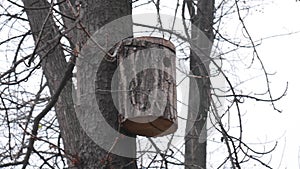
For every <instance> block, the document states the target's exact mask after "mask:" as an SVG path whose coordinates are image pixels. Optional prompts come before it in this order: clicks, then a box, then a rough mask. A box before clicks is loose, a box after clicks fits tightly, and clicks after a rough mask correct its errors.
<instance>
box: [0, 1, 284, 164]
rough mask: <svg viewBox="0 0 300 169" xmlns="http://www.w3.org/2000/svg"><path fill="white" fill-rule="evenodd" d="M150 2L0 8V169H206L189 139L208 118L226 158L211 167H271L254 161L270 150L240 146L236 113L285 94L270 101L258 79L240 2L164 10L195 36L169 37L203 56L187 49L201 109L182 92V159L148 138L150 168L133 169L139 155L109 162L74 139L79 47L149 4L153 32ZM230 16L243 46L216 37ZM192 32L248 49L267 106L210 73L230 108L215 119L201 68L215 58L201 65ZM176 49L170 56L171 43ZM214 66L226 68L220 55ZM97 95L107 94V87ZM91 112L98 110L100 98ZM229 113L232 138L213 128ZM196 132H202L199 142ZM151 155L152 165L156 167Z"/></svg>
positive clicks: (201, 144) (86, 141) (108, 111)
mask: <svg viewBox="0 0 300 169" xmlns="http://www.w3.org/2000/svg"><path fill="white" fill-rule="evenodd" d="M160 4H161V2H160V0H157V1H154V0H153V1H143V0H135V1H133V2H132V1H130V0H118V1H110V0H81V1H75V0H57V1H54V0H52V1H47V0H22V1H15V0H8V1H7V2H5V3H4V2H3V3H2V4H1V13H0V16H1V20H0V21H1V27H0V30H5V31H6V32H8V35H7V36H6V35H1V36H2V37H1V40H0V45H1V46H2V47H3V48H6V50H5V51H1V54H2V56H1V57H0V59H1V60H0V61H3V62H5V63H7V65H9V66H4V67H3V68H2V67H1V69H0V72H1V73H0V85H1V87H0V88H1V90H0V98H1V104H0V111H1V114H0V115H1V118H0V119H1V134H0V137H1V139H2V138H4V140H3V141H1V145H0V167H1V168H2V167H3V168H4V167H7V168H12V167H20V168H24V169H25V168H62V167H65V168H78V169H80V168H152V167H153V168H155V167H156V168H168V166H169V168H172V166H173V167H174V166H184V167H185V168H206V166H207V163H208V162H207V159H206V154H207V150H206V147H207V142H206V141H199V137H200V135H199V134H200V133H201V131H202V129H203V128H204V129H205V131H206V120H207V119H209V116H215V118H216V119H217V122H216V123H214V128H215V129H216V130H217V131H218V132H219V133H221V135H222V137H221V139H220V141H219V143H220V144H221V145H224V146H225V148H226V150H227V152H228V153H227V155H224V159H225V160H224V161H223V162H222V163H220V164H219V168H221V167H223V166H225V165H228V164H229V165H230V166H231V167H232V168H242V167H241V166H242V165H243V164H244V163H246V162H247V161H251V160H252V161H254V162H255V163H259V164H260V165H262V166H264V167H267V168H271V167H270V166H269V165H268V164H267V163H265V162H263V161H262V160H261V158H260V157H261V155H265V154H268V153H271V152H272V151H273V150H274V148H275V147H276V145H275V146H274V147H273V148H271V149H270V150H265V151H263V152H258V151H255V150H254V149H253V148H251V147H250V146H249V145H247V144H246V143H245V142H244V141H243V137H242V133H243V130H242V120H241V111H240V105H241V104H242V103H243V101H242V100H244V99H251V100H256V101H262V102H270V103H272V106H273V108H274V110H278V109H277V108H276V107H275V105H274V102H275V101H277V100H279V99H280V98H282V97H283V96H284V95H285V91H284V93H283V95H282V96H280V97H278V98H273V96H272V94H271V89H270V87H269V78H268V73H267V71H266V69H265V67H264V65H263V63H262V62H261V60H260V58H259V55H258V53H257V51H256V48H255V47H256V43H255V42H254V40H253V39H252V38H251V36H250V34H249V32H248V30H247V27H246V25H245V24H244V22H243V15H242V12H243V11H244V10H249V7H248V6H246V5H245V6H242V7H241V6H240V2H239V1H235V0H233V1H220V2H215V1H211V0H201V1H200V0H199V1H192V0H183V1H179V0H178V1H177V4H176V7H175V9H174V17H176V16H177V17H178V15H177V13H180V12H179V11H180V10H179V9H180V8H179V7H182V8H181V9H182V10H181V13H182V16H181V17H182V20H184V21H187V22H188V23H192V24H193V25H195V28H193V27H189V26H188V24H187V25H185V26H187V31H186V36H183V37H182V36H180V35H178V37H177V38H179V39H180V38H181V39H182V40H183V41H186V42H188V43H190V44H193V45H195V46H196V47H197V48H200V49H202V50H203V49H205V51H204V54H203V56H196V55H197V54H196V53H195V52H194V51H192V50H191V52H190V54H189V55H188V56H186V59H189V61H190V69H191V73H192V75H194V76H196V77H198V78H197V85H198V86H197V88H198V90H199V92H200V96H201V101H200V103H194V102H193V97H192V93H193V91H190V103H189V115H188V119H196V120H195V123H189V121H188V122H187V123H188V124H187V125H191V127H192V129H191V130H190V131H188V133H187V135H186V137H185V145H184V146H185V152H184V151H183V150H182V149H176V146H174V147H172V146H169V148H168V149H167V150H165V151H162V150H160V149H159V148H158V147H157V146H156V144H155V142H154V141H152V139H149V140H150V142H151V144H152V147H154V150H155V151H154V153H153V151H152V149H151V151H152V152H151V151H150V150H145V151H148V152H147V153H149V154H154V155H148V156H147V154H146V153H144V152H143V153H142V155H141V156H147V157H148V161H150V162H147V164H143V161H141V160H140V159H142V158H141V156H137V158H128V157H121V156H117V155H114V154H111V153H110V152H108V151H106V150H104V149H102V148H101V147H99V146H98V145H97V144H96V143H94V142H93V141H92V140H91V139H90V138H89V137H88V136H87V135H86V133H85V132H84V131H83V129H82V128H81V126H80V124H79V122H78V119H77V117H76V113H75V106H74V103H73V99H72V85H73V84H72V77H73V72H74V66H75V62H76V58H77V57H78V53H79V52H80V50H81V48H82V47H83V45H84V44H85V42H86V41H87V40H88V39H89V38H90V37H91V35H92V34H93V33H95V32H96V31H97V30H99V29H100V28H101V27H102V26H103V25H105V24H107V23H109V22H111V21H113V20H115V19H118V18H120V17H123V16H126V15H131V14H132V6H133V7H135V8H137V9H138V8H139V7H141V6H144V5H149V6H151V5H154V7H155V9H156V11H155V12H157V14H158V25H159V24H161V23H160V22H161V21H160V19H159V16H160V10H161V6H160ZM232 14H235V15H236V16H237V18H238V20H239V23H241V24H242V25H243V27H242V31H244V32H246V34H247V40H248V41H247V42H246V43H245V44H247V45H244V44H239V43H237V42H235V41H233V40H231V39H230V38H228V37H226V36H225V35H223V34H222V31H221V30H220V29H219V27H220V25H221V22H222V18H223V17H227V16H228V15H232ZM15 25H17V26H18V27H15ZM129 25H130V24H129ZM139 26H142V25H139ZM144 26H147V25H144ZM196 28H197V29H199V30H201V31H202V32H204V34H205V35H206V37H207V38H208V39H209V40H210V42H211V44H213V42H216V41H218V43H220V42H223V43H228V44H230V45H232V46H234V47H235V48H234V49H232V51H235V50H238V49H239V48H243V47H244V48H250V49H251V50H253V53H254V55H253V58H256V60H258V62H259V64H260V65H261V68H262V69H261V70H262V72H263V74H264V75H265V81H266V88H267V89H266V90H267V92H266V94H265V95H266V96H267V97H268V98H267V99H261V98H257V97H255V96H252V95H243V94H242V93H239V91H238V90H237V89H236V88H235V87H234V86H233V85H232V82H231V79H230V78H229V76H228V75H227V74H226V72H223V71H222V70H221V68H220V69H218V74H219V75H220V76H223V77H224V78H225V80H226V83H227V85H228V86H229V87H228V89H227V91H226V92H224V93H226V94H224V95H222V96H218V97H225V98H226V99H227V100H228V102H229V103H230V104H229V106H228V109H227V110H226V111H224V112H218V113H216V112H215V107H214V100H213V99H212V95H214V94H215V93H214V91H213V89H212V86H211V84H210V77H211V73H210V68H209V65H210V64H215V62H214V59H215V58H210V57H209V53H210V52H211V50H212V46H211V44H207V43H202V42H201V41H199V39H198V38H197V36H198V32H197V30H196ZM120 29H125V30H127V31H129V32H130V33H131V34H132V35H133V30H132V27H130V28H129V27H128V28H127V27H126V28H124V27H123V28H120ZM153 29H154V30H159V31H160V32H163V33H164V34H169V35H170V36H171V35H177V33H176V31H175V30H166V29H163V26H162V25H160V26H157V27H155V28H153ZM189 29H190V30H191V33H189V31H188V30H189ZM10 31H11V32H13V34H11V33H10ZM6 32H5V34H6ZM31 38H33V41H34V44H27V42H32V39H31ZM12 45H13V46H12ZM178 47H179V48H180V45H179V46H178ZM1 49H2V48H1ZM228 53H230V51H228ZM5 56H6V57H5ZM218 59H220V60H222V59H223V60H226V54H223V55H222V56H220V57H219V58H218ZM228 60H230V59H228ZM115 66H116V65H114V64H109V63H106V64H104V66H103V67H102V68H103V71H105V72H107V77H104V78H103V77H100V78H103V79H100V80H102V81H107V83H109V78H110V77H111V75H112V73H113V70H114V69H115ZM215 66H218V65H215ZM41 70H42V71H41ZM78 78H80V77H78ZM106 89H107V90H110V88H109V87H107V88H106ZM102 100H105V101H107V102H105V106H104V107H103V110H104V111H103V112H104V114H105V115H104V116H107V117H108V118H107V121H108V123H109V124H110V125H111V126H112V127H113V128H115V129H116V130H118V127H119V125H118V114H117V110H116V109H115V107H114V105H113V102H112V99H111V96H107V97H105V98H104V99H102ZM106 103H107V104H106ZM99 104H102V103H101V99H99ZM194 104H199V105H200V106H199V109H198V110H196V114H195V115H194V113H192V112H193V105H194ZM234 106H235V107H234ZM232 109H235V110H236V111H237V112H238V113H237V115H236V116H237V119H238V123H239V126H238V128H239V132H238V134H237V135H234V134H230V132H229V130H227V129H225V125H224V124H223V121H222V119H223V118H224V117H225V115H226V114H228V113H229V112H230V111H231V110H232ZM218 114H220V116H218ZM122 132H123V134H126V135H128V134H129V133H126V132H124V131H122ZM202 134H203V133H202ZM206 134H207V133H206V132H205V133H204V136H205V138H206ZM132 137H135V136H132ZM116 139H117V138H116ZM135 146H136V145H135V143H132V142H128V144H127V145H126V146H124V149H128V151H132V149H135ZM178 152H179V153H178ZM177 153H178V154H183V155H182V156H184V157H181V158H179V157H178V156H180V155H176V154H177ZM157 156H160V157H161V158H160V159H158V158H157ZM183 158H185V160H184V159H183ZM37 159H38V160H37ZM157 163H159V164H157ZM137 164H139V165H137ZM170 166H171V167H170Z"/></svg>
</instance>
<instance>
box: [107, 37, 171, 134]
mask: <svg viewBox="0 0 300 169" xmlns="http://www.w3.org/2000/svg"><path fill="white" fill-rule="evenodd" d="M109 53H111V54H112V55H111V56H113V57H116V60H117V64H118V67H117V70H116V71H115V73H114V76H113V79H112V97H113V100H114V105H115V106H116V108H117V109H118V112H119V122H120V124H121V126H122V127H123V129H125V130H127V131H128V132H130V133H133V134H136V135H141V136H147V137H156V136H163V135H167V134H170V133H174V132H175V131H176V130H177V111H176V79H175V76H176V63H175V61H176V59H175V58H176V57H175V56H176V55H175V46H174V45H173V44H172V43H171V42H170V41H167V40H165V39H163V38H157V37H137V38H128V39H125V40H123V41H122V42H120V43H118V44H117V45H115V47H114V48H113V49H111V50H110V52H109ZM111 56H110V57H111ZM107 58H109V56H107Z"/></svg>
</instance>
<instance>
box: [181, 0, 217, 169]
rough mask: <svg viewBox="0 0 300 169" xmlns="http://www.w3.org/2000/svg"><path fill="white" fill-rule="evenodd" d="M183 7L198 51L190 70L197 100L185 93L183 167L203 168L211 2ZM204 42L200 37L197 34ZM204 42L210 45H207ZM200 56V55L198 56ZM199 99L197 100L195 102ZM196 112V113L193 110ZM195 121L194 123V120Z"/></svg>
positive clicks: (189, 2)
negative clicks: (186, 118)
mask: <svg viewBox="0 0 300 169" xmlns="http://www.w3.org/2000/svg"><path fill="white" fill-rule="evenodd" d="M185 2H186V5H187V8H188V10H189V14H190V17H191V23H192V24H193V26H192V30H191V43H192V45H191V46H193V48H194V49H200V50H201V52H199V51H198V52H195V51H193V50H191V53H190V70H191V73H192V74H193V75H196V76H198V77H199V78H195V82H196V84H197V86H192V85H193V84H192V83H190V89H191V88H196V89H197V90H198V92H199V96H200V98H198V99H197V98H195V95H194V94H195V91H191V90H190V92H189V108H188V109H189V111H188V112H189V114H188V122H187V129H189V131H187V135H186V137H185V141H186V145H185V163H186V168H189V169H191V168H192V169H193V168H203V169H205V168H206V145H207V141H206V137H207V130H206V120H207V117H208V111H209V106H210V97H211V96H210V80H209V63H210V61H209V58H208V57H209V55H210V51H211V44H212V43H213V40H214V33H213V19H214V0H198V1H196V3H195V2H193V1H192V0H186V1H185ZM199 31H201V32H202V33H204V35H205V36H206V37H207V38H208V39H206V38H204V39H203V36H201V35H200V34H201V33H200V32H199ZM208 40H209V41H210V42H208ZM199 54H200V55H199ZM199 99H200V100H199ZM195 108H196V110H195ZM195 119H196V120H195Z"/></svg>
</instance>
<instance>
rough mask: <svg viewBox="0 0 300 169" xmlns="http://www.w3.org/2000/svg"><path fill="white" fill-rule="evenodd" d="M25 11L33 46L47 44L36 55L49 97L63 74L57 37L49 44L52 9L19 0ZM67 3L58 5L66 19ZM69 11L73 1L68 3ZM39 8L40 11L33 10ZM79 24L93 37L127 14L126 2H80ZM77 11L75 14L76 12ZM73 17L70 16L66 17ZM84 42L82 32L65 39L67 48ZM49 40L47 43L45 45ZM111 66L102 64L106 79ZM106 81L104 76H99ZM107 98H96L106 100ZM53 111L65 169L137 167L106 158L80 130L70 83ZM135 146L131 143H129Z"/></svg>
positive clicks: (31, 0)
mask: <svg viewBox="0 0 300 169" xmlns="http://www.w3.org/2000/svg"><path fill="white" fill-rule="evenodd" d="M23 3H24V6H25V8H26V14H27V16H28V19H29V23H30V28H31V31H32V32H33V37H34V40H35V43H36V45H38V46H37V48H38V47H41V46H43V45H48V47H47V48H46V49H45V50H43V51H41V52H39V53H38V55H39V56H40V59H42V69H43V72H44V75H45V77H46V79H47V82H48V86H49V89H50V93H51V95H53V93H54V92H55V91H56V89H57V88H58V85H59V82H60V80H61V79H62V77H63V72H65V69H66V65H67V62H66V58H65V55H64V53H63V49H62V47H61V45H60V38H58V39H57V40H55V41H51V40H53V39H55V38H56V37H57V36H59V30H58V27H57V26H56V24H55V21H54V20H53V15H52V12H53V11H52V9H50V6H51V5H50V4H49V3H48V2H47V1H46V0H38V1H37V0H23ZM67 3H68V1H64V2H63V4H61V8H60V9H61V10H62V12H63V13H65V14H67V16H70V14H72V13H71V12H70V11H71V8H70V7H69V6H68V4H67ZM71 3H72V5H73V8H75V9H76V8H77V7H79V6H75V2H74V1H72V0H71ZM36 8H40V9H36ZM80 8H81V9H80V17H81V16H82V18H81V23H82V25H84V28H85V29H86V31H87V32H89V33H90V34H93V33H94V32H95V31H97V30H98V29H99V28H101V27H102V26H103V25H104V24H106V23H108V22H110V21H112V20H115V19H117V18H119V17H122V16H125V15H130V14H131V1H130V0H119V1H111V0H84V1H82V2H81V6H80ZM77 12H78V11H77ZM70 17H74V16H70ZM63 20H64V22H65V27H66V28H71V27H72V24H74V22H73V21H72V20H69V19H66V18H64V19H63ZM87 39H88V37H87V34H86V33H85V32H83V30H74V31H72V32H70V33H69V40H71V42H70V43H71V46H72V47H73V46H74V44H77V45H78V46H79V47H80V46H82V45H83V44H84V43H85V42H86V40H87ZM49 41H51V42H52V43H51V44H48V42H49ZM114 66H115V65H105V68H107V69H103V71H108V73H107V78H109V76H110V73H111V72H110V70H111V68H112V67H114ZM102 78H106V77H102ZM107 97H108V98H107V99H106V98H100V99H104V100H110V99H109V97H110V96H107ZM104 109H105V110H114V109H115V108H114V107H113V104H112V103H109V104H107V105H106V107H105V108H104ZM55 111H56V115H57V119H58V122H59V126H60V131H61V136H62V138H63V142H64V149H65V152H66V156H67V158H68V162H69V167H70V168H72V167H73V168H77V169H81V168H82V169H83V168H84V169H89V168H90V169H95V168H101V167H104V168H137V167H136V163H135V159H134V158H126V157H121V156H117V155H111V156H109V158H107V157H108V152H107V151H105V150H103V149H102V148H101V147H100V146H98V145H97V144H96V143H94V141H93V140H91V139H90V138H89V137H88V136H87V135H86V133H85V131H83V129H82V128H81V126H80V124H79V121H78V119H77V116H76V113H75V109H74V103H73V100H72V82H71V81H70V82H68V83H67V85H66V86H65V88H64V90H63V91H62V93H61V95H60V97H59V100H58V101H57V103H56V105H55ZM106 113H110V114H111V116H112V118H110V121H109V123H110V124H116V123H117V122H118V121H117V120H118V119H117V118H115V116H113V114H112V113H111V112H110V111H109V112H106ZM129 144H135V143H132V142H131V143H129ZM128 147H135V145H128Z"/></svg>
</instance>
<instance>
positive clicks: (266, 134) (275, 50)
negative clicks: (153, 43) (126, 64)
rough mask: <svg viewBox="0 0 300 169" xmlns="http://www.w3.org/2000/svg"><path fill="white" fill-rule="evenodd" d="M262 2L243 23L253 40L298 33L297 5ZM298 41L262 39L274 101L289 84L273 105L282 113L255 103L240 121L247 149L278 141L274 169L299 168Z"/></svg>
mask: <svg viewBox="0 0 300 169" xmlns="http://www.w3.org/2000/svg"><path fill="white" fill-rule="evenodd" d="M172 2H173V3H169V4H170V5H172V8H174V7H173V6H174V5H175V4H176V3H175V2H176V1H172ZM263 2H264V3H265V4H266V5H263V6H262V10H261V11H257V12H252V13H251V14H249V16H248V17H247V18H246V20H245V23H246V25H247V28H248V30H249V32H250V34H251V35H252V37H253V39H254V40H260V39H261V38H266V37H270V36H274V35H280V34H286V33H291V32H297V31H300V19H299V17H300V2H298V3H297V2H296V1H295V0H274V1H269V0H268V1H263ZM166 3H167V2H166ZM143 12H144V13H145V12H155V10H152V11H151V10H148V11H147V10H143V11H141V12H138V13H143ZM162 13H163V12H162ZM169 15H171V13H169ZM179 17H180V16H179ZM299 41H300V33H296V34H292V35H288V36H278V37H274V38H269V39H265V40H263V42H262V44H261V45H260V46H259V47H258V48H257V49H258V52H259V55H260V57H261V59H262V60H263V62H264V63H265V67H266V69H267V71H268V72H270V73H274V72H276V74H275V75H274V76H270V81H271V84H270V86H271V88H272V89H271V90H272V91H273V97H274V98H276V97H278V96H279V95H280V94H281V93H282V92H283V91H284V89H285V85H286V82H288V83H289V88H288V94H287V96H285V97H284V98H283V99H282V100H280V101H278V102H276V106H277V108H279V109H281V110H283V112H282V113H278V112H275V111H273V110H272V109H271V108H270V107H268V106H266V105H268V103H263V104H260V103H256V104H253V107H249V108H248V109H249V110H248V111H247V113H246V115H245V116H244V117H243V118H244V122H245V125H244V126H245V127H244V131H246V132H245V133H246V136H244V137H245V138H246V141H247V142H248V143H249V144H250V145H251V142H253V144H254V143H265V142H270V143H271V144H269V146H266V149H268V148H270V145H274V144H275V141H276V140H278V141H279V142H278V146H277V149H276V151H275V152H274V153H273V154H272V161H271V166H272V167H274V168H280V169H284V168H288V169H295V168H300V166H299V163H300V162H299V159H298V158H299V157H298V153H299V150H300V136H298V134H297V133H299V129H300V111H299V107H298V104H299V96H298V95H299V94H300V90H299V86H300V78H299V75H298V72H300V71H298V70H297V67H299V64H300V57H299V55H300V46H299V44H298V43H299ZM297 42H298V43H297ZM251 85H253V86H249V87H250V88H253V89H260V88H262V86H260V84H258V83H257V84H256V83H251ZM264 87H265V86H264ZM272 143H273V144H272ZM254 145H255V144H254ZM268 158H270V157H268ZM267 160H268V159H267V158H266V161H267ZM250 168H252V167H250ZM254 168H255V167H254Z"/></svg>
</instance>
